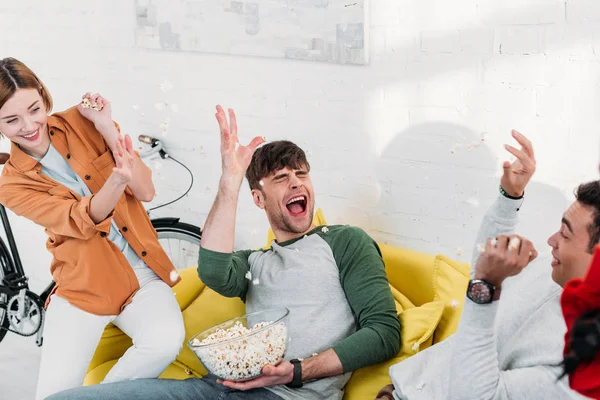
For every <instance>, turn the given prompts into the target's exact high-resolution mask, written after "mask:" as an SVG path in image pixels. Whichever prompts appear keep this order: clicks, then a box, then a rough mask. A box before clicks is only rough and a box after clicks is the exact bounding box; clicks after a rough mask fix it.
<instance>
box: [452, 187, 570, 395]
mask: <svg viewBox="0 0 600 400" xmlns="http://www.w3.org/2000/svg"><path fill="white" fill-rule="evenodd" d="M520 204H521V200H510V199H508V198H505V197H503V196H500V197H499V198H498V199H497V200H496V202H495V203H494V205H493V206H492V207H491V209H490V210H489V211H488V213H487V214H486V215H485V217H484V219H483V223H482V225H481V228H480V229H479V234H478V235H477V241H476V242H475V243H476V248H475V250H474V253H473V254H474V255H473V264H472V268H471V273H473V270H474V267H475V263H476V262H477V258H478V256H479V250H478V249H477V244H478V243H482V244H484V243H485V242H486V240H487V238H488V237H496V236H498V235H501V234H511V233H513V232H514V228H515V227H516V225H517V211H518V207H520ZM503 300H504V301H509V300H510V299H502V298H501V299H500V300H499V301H496V302H494V303H492V304H485V305H479V304H475V303H474V302H472V301H471V300H469V299H465V306H464V309H463V314H462V317H461V321H460V324H459V327H458V330H457V332H456V334H455V335H454V336H455V338H454V341H453V347H452V355H451V363H450V366H449V368H450V379H449V381H450V385H449V392H450V393H449V399H450V400H463V399H465V400H466V399H478V400H509V399H569V398H573V397H572V395H571V394H570V393H569V392H568V390H566V389H564V387H562V385H557V382H556V378H557V370H556V365H550V364H555V363H556V360H555V358H553V356H552V355H551V354H548V351H546V350H547V349H549V348H550V349H552V348H553V347H555V346H556V345H555V344H553V343H546V342H547V341H551V340H554V339H555V338H554V337H548V335H544V329H546V328H545V327H547V326H556V324H560V321H559V320H556V321H555V320H553V319H552V320H550V319H551V318H554V317H556V316H554V315H553V313H552V312H551V311H549V310H548V309H547V307H551V304H550V302H549V301H543V299H540V300H542V301H540V307H539V308H538V309H537V310H535V311H534V313H533V314H532V315H531V316H530V318H528V320H526V321H525V323H524V324H523V325H522V326H521V329H524V330H527V331H530V332H535V333H537V334H538V335H539V337H537V338H536V339H533V338H532V345H533V344H534V343H535V345H533V346H532V347H531V353H530V354H527V355H525V354H524V355H523V358H522V359H520V360H519V367H517V368H513V369H510V370H506V371H501V370H500V366H499V361H498V351H497V343H496V332H495V328H494V325H495V320H496V313H497V310H498V303H499V302H500V301H503ZM515 307H518V304H515ZM535 336H537V335H535ZM453 382H460V384H453ZM557 386H561V387H557ZM559 393H561V394H560V395H559Z"/></svg>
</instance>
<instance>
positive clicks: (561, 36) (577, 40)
mask: <svg viewBox="0 0 600 400" xmlns="http://www.w3.org/2000/svg"><path fill="white" fill-rule="evenodd" d="M598 33H599V32H598V29H597V25H596V24H595V23H594V22H590V21H582V22H577V23H573V24H568V25H563V24H560V25H549V26H546V47H545V51H546V53H547V54H556V55H566V56H568V58H569V60H586V61H587V60H596V59H597V58H596V54H595V47H596V46H595V38H596V37H598Z"/></svg>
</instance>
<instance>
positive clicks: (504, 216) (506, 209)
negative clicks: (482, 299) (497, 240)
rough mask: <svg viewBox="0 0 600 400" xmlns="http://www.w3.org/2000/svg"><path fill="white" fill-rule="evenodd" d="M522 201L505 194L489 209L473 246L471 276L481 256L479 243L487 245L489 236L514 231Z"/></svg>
mask: <svg viewBox="0 0 600 400" xmlns="http://www.w3.org/2000/svg"><path fill="white" fill-rule="evenodd" d="M522 203H523V200H511V199H509V198H507V197H504V196H498V198H497V199H496V201H495V202H494V204H493V205H492V206H491V207H490V209H489V210H488V211H487V213H486V214H485V216H484V217H483V221H482V222H481V225H480V227H479V231H478V232H477V238H476V239H475V243H474V246H473V257H472V259H471V276H473V273H474V271H475V264H476V263H477V259H478V258H479V245H480V244H481V245H484V246H485V243H486V241H487V240H488V238H493V237H496V236H499V235H508V234H512V233H514V231H515V228H516V226H517V223H518V215H517V214H518V211H519V208H520V207H521V204H522Z"/></svg>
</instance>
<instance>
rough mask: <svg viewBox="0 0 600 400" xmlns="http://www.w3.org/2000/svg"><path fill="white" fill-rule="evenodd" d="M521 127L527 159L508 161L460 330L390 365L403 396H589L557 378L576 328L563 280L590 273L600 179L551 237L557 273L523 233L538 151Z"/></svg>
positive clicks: (424, 399)
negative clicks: (570, 330)
mask: <svg viewBox="0 0 600 400" xmlns="http://www.w3.org/2000/svg"><path fill="white" fill-rule="evenodd" d="M513 136H514V137H515V139H516V140H517V141H518V142H519V143H520V144H521V146H522V148H521V149H516V148H514V147H512V146H508V145H507V146H506V149H507V150H508V151H509V152H510V153H512V154H513V155H514V156H515V157H516V158H517V159H516V161H515V162H514V163H512V164H511V163H509V162H505V163H504V174H503V176H502V179H501V182H500V184H501V185H500V196H499V197H498V199H497V200H496V202H495V203H494V204H493V206H492V207H491V209H490V210H489V211H488V212H487V214H486V215H485V217H484V219H483V223H482V225H481V228H480V230H479V233H478V235H477V240H476V242H475V244H476V248H475V249H474V257H473V263H472V270H471V278H473V279H472V280H471V281H470V283H469V288H468V290H467V299H465V306H464V309H463V314H462V318H461V322H460V324H459V327H458V330H457V332H456V333H455V334H454V335H453V336H451V337H450V338H449V339H447V340H446V341H444V342H441V343H439V344H437V345H435V346H432V347H430V348H428V349H427V350H425V351H423V352H422V353H419V354H417V355H415V356H413V357H411V358H409V359H407V360H405V361H403V362H401V363H399V364H396V365H394V366H392V367H391V368H390V375H391V378H392V382H393V385H394V389H395V390H394V392H393V397H394V399H397V400H431V399H435V400H445V399H449V400H471V399H473V400H509V399H511V400H512V399H514V400H548V399H552V400H561V399H581V398H582V397H581V396H580V395H578V394H576V393H575V392H574V391H571V390H570V389H569V388H568V385H567V384H566V382H565V381H564V380H561V381H558V382H557V378H558V376H559V375H560V372H561V370H560V367H559V364H560V363H561V361H562V350H563V344H564V338H563V337H564V334H565V331H566V327H565V323H564V321H563V318H562V315H561V309H560V304H559V298H560V294H561V286H563V285H564V284H565V283H566V282H567V281H568V280H569V279H571V278H575V277H581V276H583V275H584V274H585V271H586V269H587V266H588V265H589V263H590V260H591V257H592V249H593V246H594V244H596V243H597V242H598V236H599V235H600V217H599V216H600V209H598V208H597V205H598V204H599V200H600V186H599V185H600V182H598V181H596V182H590V183H588V184H583V185H581V186H580V187H579V188H578V189H577V191H576V197H577V200H576V201H575V202H574V203H573V204H572V205H571V206H570V207H569V209H568V210H567V211H566V212H565V213H564V214H563V216H562V220H560V219H559V218H557V219H558V220H557V223H558V222H561V224H560V230H559V231H558V232H556V233H555V234H554V235H552V236H551V237H550V238H549V239H548V244H549V245H550V246H551V247H552V249H553V250H552V256H553V259H552V261H551V264H552V272H551V271H550V266H549V265H548V263H543V262H536V263H531V264H530V262H531V261H533V259H535V258H536V256H537V252H536V250H535V249H534V248H533V245H532V243H531V242H530V241H528V240H527V239H524V238H522V237H519V236H517V235H515V234H514V232H515V228H516V225H517V214H518V211H519V209H520V207H521V205H522V203H523V195H524V192H525V187H526V185H527V183H528V182H529V180H530V179H531V177H532V175H533V173H534V171H535V158H534V153H533V148H532V146H531V143H530V142H529V140H527V138H525V137H524V136H523V135H521V134H519V133H518V132H515V131H513ZM526 267H527V268H526ZM551 277H552V279H550V278H551ZM559 285H560V286H559ZM381 398H385V397H383V396H382V397H381Z"/></svg>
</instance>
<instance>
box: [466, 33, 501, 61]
mask: <svg viewBox="0 0 600 400" xmlns="http://www.w3.org/2000/svg"><path fill="white" fill-rule="evenodd" d="M458 41H459V46H460V50H461V52H463V53H467V54H474V55H477V56H478V57H483V58H485V57H486V56H490V55H491V54H492V53H493V52H494V30H493V29H489V28H483V27H472V28H461V29H460V30H459V32H458Z"/></svg>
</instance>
